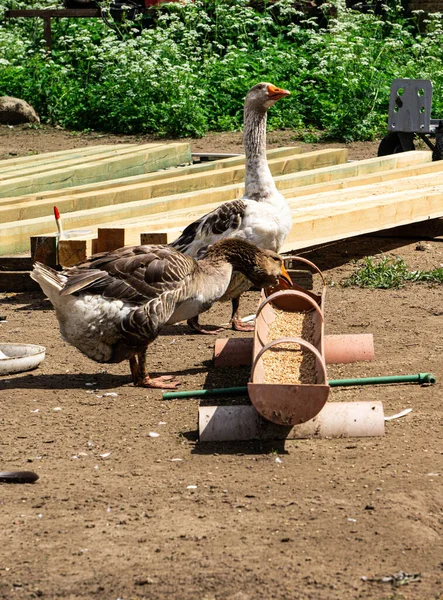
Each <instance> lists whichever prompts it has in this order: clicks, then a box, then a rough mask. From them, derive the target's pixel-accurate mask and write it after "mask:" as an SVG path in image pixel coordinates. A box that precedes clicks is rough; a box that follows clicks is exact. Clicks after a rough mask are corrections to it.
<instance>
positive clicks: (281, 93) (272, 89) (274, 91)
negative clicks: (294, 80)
mask: <svg viewBox="0 0 443 600" xmlns="http://www.w3.org/2000/svg"><path fill="white" fill-rule="evenodd" d="M268 94H269V97H270V98H271V99H272V100H280V98H284V97H285V96H290V95H291V92H288V90H283V89H281V88H278V87H276V86H275V85H268Z"/></svg>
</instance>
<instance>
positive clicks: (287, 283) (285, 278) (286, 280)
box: [279, 264, 294, 288]
mask: <svg viewBox="0 0 443 600" xmlns="http://www.w3.org/2000/svg"><path fill="white" fill-rule="evenodd" d="M279 280H280V283H281V284H282V285H283V286H284V287H290V288H292V287H294V284H293V283H292V279H291V278H290V277H289V273H288V272H287V270H286V268H285V265H283V264H282V266H281V272H280V277H279Z"/></svg>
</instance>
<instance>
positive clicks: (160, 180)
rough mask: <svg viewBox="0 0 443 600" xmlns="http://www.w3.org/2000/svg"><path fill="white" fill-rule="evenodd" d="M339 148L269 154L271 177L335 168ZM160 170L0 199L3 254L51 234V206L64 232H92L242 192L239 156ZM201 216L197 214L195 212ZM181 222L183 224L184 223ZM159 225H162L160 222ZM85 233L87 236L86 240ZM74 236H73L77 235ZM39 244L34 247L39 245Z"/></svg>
mask: <svg viewBox="0 0 443 600" xmlns="http://www.w3.org/2000/svg"><path fill="white" fill-rule="evenodd" d="M346 158H347V153H346V150H343V149H332V150H321V151H319V152H310V153H306V154H300V149H299V148H296V149H294V148H290V149H279V150H277V151H272V150H271V151H269V153H268V159H269V164H270V168H271V171H272V173H273V175H274V176H275V177H276V178H278V177H280V176H284V175H295V174H296V173H298V172H299V171H301V170H311V169H315V168H323V167H325V166H331V165H336V164H341V163H344V162H345V161H346ZM214 163H215V164H212V163H204V164H196V165H192V166H189V167H184V168H176V169H169V170H164V171H161V172H156V173H148V174H146V175H140V176H135V177H125V178H124V179H112V180H108V181H107V182H106V184H105V183H102V182H99V183H94V184H91V185H83V186H79V187H76V188H71V189H69V190H53V191H52V190H49V191H44V192H41V193H38V194H28V195H24V196H20V197H18V198H16V197H7V198H3V199H0V222H2V223H3V226H2V228H1V231H0V248H1V252H2V253H3V254H12V253H17V252H24V251H26V250H27V249H28V248H29V238H30V237H33V236H34V237H35V236H39V237H42V236H45V235H48V234H54V229H55V222H54V217H53V207H54V204H56V205H57V207H58V209H59V210H60V213H61V214H62V216H63V224H64V229H65V230H78V229H82V228H85V229H87V230H88V231H91V232H92V235H93V236H95V235H96V234H97V229H98V227H100V226H101V225H102V224H106V226H108V225H109V223H113V222H116V221H121V220H122V219H132V220H133V221H134V220H139V221H142V220H144V222H145V223H146V221H147V220H149V219H150V218H152V219H159V218H160V217H161V218H162V219H163V222H164V221H165V219H166V221H168V219H169V214H170V213H171V211H176V210H183V209H184V208H185V209H188V210H189V209H191V210H197V211H199V212H200V213H201V210H203V211H205V207H206V206H207V205H208V204H211V205H214V204H215V205H218V204H220V203H221V202H224V201H226V200H233V199H235V198H239V197H241V195H242V194H243V189H244V184H243V181H244V175H245V166H244V157H243V156H242V157H233V158H229V159H222V160H219V161H214ZM201 214H203V213H201ZM185 224H186V223H185ZM161 227H165V225H164V223H162V225H161ZM88 235H89V236H90V234H87V236H88ZM77 237H78V236H77ZM39 245H40V244H39Z"/></svg>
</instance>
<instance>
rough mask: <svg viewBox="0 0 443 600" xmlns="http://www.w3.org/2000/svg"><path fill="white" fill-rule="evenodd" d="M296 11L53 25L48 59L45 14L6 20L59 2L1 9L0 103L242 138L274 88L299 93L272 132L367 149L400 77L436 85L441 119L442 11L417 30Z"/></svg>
mask: <svg viewBox="0 0 443 600" xmlns="http://www.w3.org/2000/svg"><path fill="white" fill-rule="evenodd" d="M104 1H105V0H104ZM336 3H338V4H343V3H340V2H339V0H336ZM295 4H296V3H294V2H292V0H277V2H275V3H268V2H267V1H266V0H263V9H262V10H257V9H255V8H253V6H252V3H250V2H248V1H247V0H183V2H182V3H176V4H170V5H168V6H167V7H165V5H163V6H162V7H161V8H160V9H154V12H153V14H152V16H150V17H149V18H148V19H145V22H144V26H142V25H143V24H142V23H140V22H127V23H125V24H123V25H118V29H119V31H113V30H112V29H110V28H109V27H107V26H106V24H105V23H104V22H103V21H102V20H101V19H57V20H56V19H53V20H52V29H53V51H52V53H48V52H47V50H46V49H45V45H44V40H43V23H42V20H41V19H10V20H6V21H3V20H1V16H2V15H1V13H2V11H4V10H5V9H7V8H40V7H45V8H48V7H55V6H59V7H60V6H61V3H60V2H58V3H57V2H56V0H46V1H44V2H43V1H41V2H37V1H32V0H31V1H29V0H28V1H26V2H25V1H24V0H23V1H18V0H4V1H3V3H2V7H1V8H0V95H12V96H17V97H20V98H23V99H25V100H27V101H28V102H30V103H31V104H32V105H33V106H34V107H35V108H36V110H37V111H38V112H39V114H40V116H41V118H42V121H43V122H46V123H51V124H59V125H61V126H63V127H67V128H72V129H81V130H82V129H95V130H105V131H113V132H121V133H130V132H131V133H135V132H140V133H142V132H152V133H157V134H160V135H179V136H191V135H192V136H198V135H204V134H205V133H206V132H207V131H208V130H219V131H229V130H236V129H239V128H240V127H241V126H242V121H243V116H242V105H243V98H244V96H245V93H246V91H247V90H248V88H249V87H250V86H251V85H253V84H255V83H257V82H259V81H271V82H273V83H275V84H277V85H280V86H282V87H286V88H288V89H289V90H291V92H292V96H291V97H290V98H288V99H287V100H285V101H283V102H279V103H278V104H277V105H276V106H275V107H274V108H273V109H272V111H271V112H270V114H269V127H270V128H274V129H275V128H291V129H293V130H294V131H295V133H296V134H297V135H299V136H302V137H303V136H306V138H307V139H311V140H312V139H316V138H317V137H319V136H320V137H333V138H336V139H340V140H368V139H373V138H374V137H375V136H376V135H377V134H379V133H380V132H384V131H385V130H386V119H387V107H388V100H389V87H390V85H391V82H392V80H393V79H394V78H396V77H422V78H432V80H433V81H434V99H435V101H434V113H435V115H437V116H438V115H443V71H442V70H441V69H436V68H435V65H439V64H441V63H442V62H443V45H442V44H441V39H442V33H443V24H442V19H441V15H433V16H431V17H429V19H428V20H427V21H426V23H425V27H424V28H423V27H422V28H421V29H420V30H419V29H418V27H417V23H416V18H417V17H410V18H406V17H405V15H404V13H403V12H402V9H401V6H400V4H401V3H400V2H399V1H397V2H390V3H387V4H388V5H389V7H390V8H389V9H388V12H387V16H386V18H384V19H382V18H381V17H378V16H375V15H373V14H361V13H359V12H354V11H346V10H344V9H342V8H341V9H339V10H338V13H337V17H334V18H333V17H329V25H328V26H327V27H323V28H320V27H319V26H318V24H317V23H316V21H314V20H312V19H306V18H305V17H304V16H303V15H301V14H300V13H297V11H296V10H295V9H294V5H295ZM397 4H398V6H397ZM326 8H327V6H326ZM423 29H424V30H423Z"/></svg>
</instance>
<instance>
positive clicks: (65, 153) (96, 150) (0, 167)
mask: <svg viewBox="0 0 443 600" xmlns="http://www.w3.org/2000/svg"><path fill="white" fill-rule="evenodd" d="M131 147H132V148H134V149H135V148H136V147H137V146H136V144H109V145H105V144H103V145H100V146H86V147H84V148H77V149H75V148H70V149H69V150H59V151H56V152H43V153H41V154H32V155H29V156H20V157H18V158H5V159H3V160H0V174H2V175H3V173H5V172H7V171H11V170H18V169H24V168H26V167H27V166H29V165H33V166H34V165H37V164H48V169H49V168H50V166H51V165H53V166H52V168H54V166H56V165H57V164H58V163H59V162H61V161H65V160H72V159H74V158H83V160H84V159H85V158H88V159H90V160H93V158H94V157H93V156H92V155H95V154H101V153H105V152H108V153H110V152H115V151H119V150H120V149H123V148H131Z"/></svg>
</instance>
